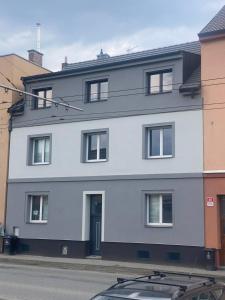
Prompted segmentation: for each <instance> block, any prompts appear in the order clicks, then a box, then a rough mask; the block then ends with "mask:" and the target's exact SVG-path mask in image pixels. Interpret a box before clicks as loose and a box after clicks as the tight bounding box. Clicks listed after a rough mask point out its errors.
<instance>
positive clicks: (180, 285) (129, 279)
mask: <svg viewBox="0 0 225 300" xmlns="http://www.w3.org/2000/svg"><path fill="white" fill-rule="evenodd" d="M152 276H156V275H154V274H153V275H150V276H142V277H138V278H117V283H116V284H114V285H113V286H112V287H111V288H113V287H115V286H116V285H118V284H122V283H126V282H140V283H152V284H158V285H165V286H171V287H178V288H179V289H180V290H181V291H184V292H185V291H186V289H187V286H186V285H184V284H176V283H166V282H157V281H154V280H151V277H152ZM144 278H148V279H150V280H148V281H146V280H143V279H144Z"/></svg>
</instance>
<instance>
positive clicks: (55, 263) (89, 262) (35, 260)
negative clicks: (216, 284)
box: [0, 254, 225, 280]
mask: <svg viewBox="0 0 225 300" xmlns="http://www.w3.org/2000/svg"><path fill="white" fill-rule="evenodd" d="M0 263H8V264H14V265H30V266H40V267H46V268H63V269H73V270H89V271H102V272H109V273H122V274H135V275H139V274H144V275H145V274H149V273H151V271H153V270H159V271H167V272H181V273H189V274H190V273H192V274H196V275H208V276H215V277H217V278H220V279H223V280H225V270H218V271H207V270H205V269H200V268H189V267H183V266H171V265H156V264H149V263H136V262H118V261H108V260H101V259H93V258H91V259H90V258H89V259H88V258H87V259H75V258H64V257H44V256H31V255H13V256H10V255H4V254H0Z"/></svg>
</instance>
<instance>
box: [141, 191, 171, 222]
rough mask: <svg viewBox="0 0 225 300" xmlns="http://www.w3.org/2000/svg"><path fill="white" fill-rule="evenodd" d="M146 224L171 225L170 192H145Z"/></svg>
mask: <svg viewBox="0 0 225 300" xmlns="http://www.w3.org/2000/svg"><path fill="white" fill-rule="evenodd" d="M146 198H147V225H153V226H154V225H156V226H160V225H162V226H172V225H173V216H172V215H173V213H172V194H147V195H146Z"/></svg>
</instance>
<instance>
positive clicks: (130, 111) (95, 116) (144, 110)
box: [16, 102, 225, 126]
mask: <svg viewBox="0 0 225 300" xmlns="http://www.w3.org/2000/svg"><path fill="white" fill-rule="evenodd" d="M221 104H225V102H221ZM195 106H196V107H195ZM186 107H188V108H189V111H190V110H192V111H193V110H204V111H205V110H207V111H209V110H218V109H224V108H225V107H214V108H205V109H203V107H201V105H192V106H190V105H188V106H179V107H178V106H174V107H168V106H167V107H164V108H159V107H158V108H154V109H149V110H150V111H153V110H159V109H165V111H164V112H163V113H171V111H169V109H173V108H186ZM136 111H138V112H139V113H141V112H142V114H145V115H147V114H149V112H146V109H141V110H136V109H135V110H126V111H125V110H123V111H122V110H121V111H111V112H107V113H108V114H118V113H132V112H136ZM181 111H182V110H181ZM161 113H162V112H161ZM87 115H92V120H94V119H99V117H98V115H103V114H102V113H95V114H93V113H89V114H82V116H80V117H79V116H74V115H59V116H49V117H42V118H36V119H30V120H25V121H17V122H16V125H17V124H20V123H22V124H24V125H25V126H29V125H37V124H35V123H34V122H36V121H43V120H46V119H50V120H46V121H44V122H45V124H46V125H48V124H52V120H53V118H54V120H55V121H56V120H57V121H77V122H79V121H85V120H84V119H83V117H84V116H87ZM64 117H66V118H65V119H64ZM68 117H72V118H68ZM121 117H123V116H121ZM103 118H104V117H103ZM112 118H113V117H112ZM29 122H30V123H29Z"/></svg>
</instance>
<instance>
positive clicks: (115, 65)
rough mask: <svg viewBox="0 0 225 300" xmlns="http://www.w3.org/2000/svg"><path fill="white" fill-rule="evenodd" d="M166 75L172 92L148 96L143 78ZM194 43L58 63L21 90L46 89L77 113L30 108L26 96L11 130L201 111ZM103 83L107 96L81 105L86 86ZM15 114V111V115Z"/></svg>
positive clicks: (58, 108)
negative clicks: (59, 65) (60, 66)
mask: <svg viewBox="0 0 225 300" xmlns="http://www.w3.org/2000/svg"><path fill="white" fill-rule="evenodd" d="M165 70H167V71H168V70H169V71H171V72H172V90H171V91H167V92H160V93H157V94H150V93H149V86H148V84H149V75H150V74H152V73H153V74H154V73H160V72H163V71H165ZM199 70H200V44H199V42H191V43H186V44H181V45H175V46H169V47H164V48H159V49H154V50H148V51H142V52H138V53H132V54H127V55H121V56H115V57H107V58H103V59H102V58H99V59H96V60H93V61H88V62H81V63H77V64H67V65H64V69H63V70H62V71H59V72H53V73H49V74H42V75H37V76H30V77H25V78H23V81H24V84H25V88H26V91H27V92H30V93H34V92H35V91H37V90H40V89H48V88H49V89H50V88H51V89H52V97H53V99H54V100H55V101H59V102H66V103H68V104H70V105H73V106H76V107H79V108H81V109H83V111H76V110H73V109H69V110H68V111H67V110H65V108H64V107H61V106H57V105H51V106H49V107H46V108H42V109H34V107H33V104H32V103H33V99H32V97H29V96H27V97H26V98H25V99H24V105H23V106H22V108H23V109H21V103H19V108H18V106H17V105H16V106H15V107H13V109H11V110H10V112H11V113H12V114H14V115H15V116H16V117H14V118H13V126H14V127H24V126H35V125H44V124H53V123H63V122H79V121H87V120H95V119H103V118H115V117H124V116H134V115H141V114H155V113H164V112H173V111H184V110H196V109H197V110H198V109H201V108H202V100H201V97H200V92H199V90H200V85H201V84H200V72H199ZM102 80H103V81H104V80H106V81H108V96H107V99H104V100H103V101H95V102H91V103H90V102H88V101H87V84H88V83H90V82H98V81H102ZM18 111H19V113H18Z"/></svg>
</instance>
